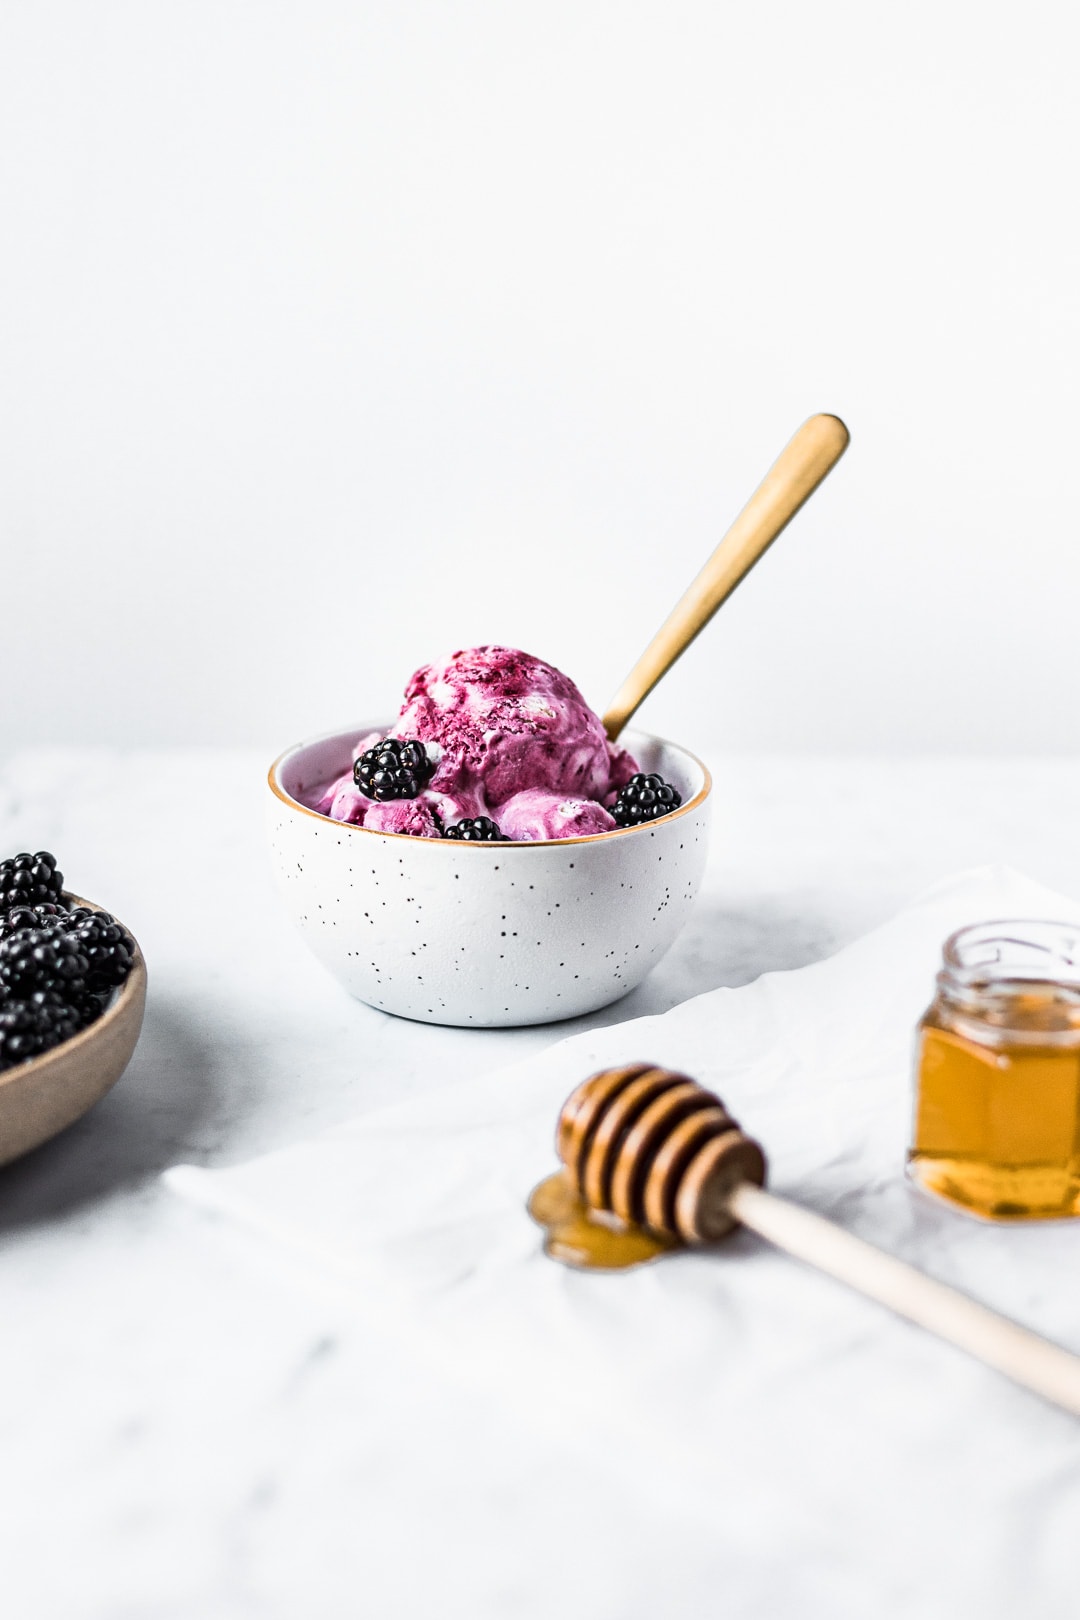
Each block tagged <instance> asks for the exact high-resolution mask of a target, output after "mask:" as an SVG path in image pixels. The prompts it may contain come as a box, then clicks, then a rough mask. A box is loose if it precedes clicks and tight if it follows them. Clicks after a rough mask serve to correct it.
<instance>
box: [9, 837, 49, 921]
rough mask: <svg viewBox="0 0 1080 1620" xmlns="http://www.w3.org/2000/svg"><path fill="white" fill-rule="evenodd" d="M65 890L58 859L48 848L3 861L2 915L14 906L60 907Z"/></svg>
mask: <svg viewBox="0 0 1080 1620" xmlns="http://www.w3.org/2000/svg"><path fill="white" fill-rule="evenodd" d="M63 891H64V874H63V872H58V871H57V870H56V856H55V855H50V854H49V852H48V850H47V849H39V850H38V852H37V854H36V855H28V854H25V853H24V854H22V855H13V856H11V857H10V858H9V859H8V860H6V861H0V912H5V911H10V910H11V908H12V906H38V905H42V904H52V905H58V904H60V896H61V895H62V894H63Z"/></svg>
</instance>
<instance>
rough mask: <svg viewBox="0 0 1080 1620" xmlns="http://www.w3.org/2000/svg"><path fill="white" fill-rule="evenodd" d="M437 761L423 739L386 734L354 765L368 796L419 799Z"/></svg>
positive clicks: (361, 788) (385, 798) (362, 788)
mask: <svg viewBox="0 0 1080 1620" xmlns="http://www.w3.org/2000/svg"><path fill="white" fill-rule="evenodd" d="M434 770H435V761H434V760H432V759H429V758H428V756H427V749H426V748H425V747H424V745H423V743H422V742H415V741H405V742H401V741H399V739H398V738H397V737H386V738H384V739H383V741H382V742H381V743H376V744H375V746H374V748H369V749H368V750H367V752H366V753H363V754H361V755H360V758H359V759H358V760H357V761H356V764H355V765H354V766H353V781H354V782H355V783H356V785H357V787H358V788H359V789H360V792H361V793H362V794H363V795H364V796H365V798H368V799H380V800H383V801H385V800H387V799H415V798H416V795H417V794H418V793H419V792H420V789H421V788H422V787H424V786H425V785H426V784H427V783H428V782H429V781H430V780H431V777H432V775H433V773H434Z"/></svg>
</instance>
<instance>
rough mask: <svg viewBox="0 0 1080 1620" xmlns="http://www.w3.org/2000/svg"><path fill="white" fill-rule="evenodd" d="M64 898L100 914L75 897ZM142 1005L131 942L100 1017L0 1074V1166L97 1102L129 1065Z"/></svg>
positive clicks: (141, 974)
mask: <svg viewBox="0 0 1080 1620" xmlns="http://www.w3.org/2000/svg"><path fill="white" fill-rule="evenodd" d="M64 898H65V899H66V900H68V901H69V902H70V903H71V905H73V906H88V907H89V908H90V909H91V910H92V911H101V910H102V909H103V908H102V907H101V906H98V905H95V904H94V902H93V901H92V900H81V899H79V897H78V896H77V895H73V894H69V895H65V897H64ZM128 932H129V933H130V929H129V930H128ZM145 1005H146V964H145V962H144V961H143V956H142V952H141V951H140V949H139V946H138V943H137V942H136V945H135V960H134V961H133V962H132V965H131V972H130V973H129V974H128V976H127V978H126V979H125V981H124V983H123V984H122V985H121V986H120V987H119V989H118V990H116V991H115V992H114V994H113V998H112V1000H111V1001H110V1002H109V1003H108V1004H107V1006H106V1008H105V1011H104V1012H103V1013H102V1015H101V1017H100V1018H98V1019H96V1020H95V1022H94V1023H92V1024H90V1025H89V1026H88V1027H87V1028H86V1029H83V1030H80V1031H79V1033H78V1035H73V1036H72V1038H71V1040H69V1041H63V1042H62V1043H61V1044H60V1045H59V1046H54V1047H53V1048H52V1050H51V1051H50V1052H43V1053H42V1054H41V1056H40V1057H36V1058H31V1059H30V1061H29V1062H28V1063H19V1064H16V1066H15V1067H14V1068H13V1069H4V1070H3V1071H2V1072H0V1165H3V1164H10V1163H11V1161H12V1159H17V1158H19V1157H20V1156H21V1155H22V1154H24V1153H29V1151H30V1149H31V1148H36V1147H39V1146H40V1145H41V1143H42V1142H47V1141H48V1140H49V1138H50V1137H51V1136H55V1135H56V1134H57V1132H58V1131H62V1130H65V1129H66V1128H67V1127H68V1126H69V1125H73V1124H74V1123H75V1121H76V1120H77V1119H80V1118H81V1117H82V1115H83V1114H85V1113H86V1111H87V1109H88V1108H92V1107H93V1106H94V1104H95V1103H96V1102H100V1101H101V1099H102V1097H104V1095H105V1093H106V1092H107V1091H108V1090H109V1089H110V1088H111V1087H112V1086H114V1085H115V1084H116V1082H117V1081H118V1080H119V1078H120V1076H121V1075H122V1074H123V1072H124V1070H125V1069H126V1068H127V1066H128V1063H129V1062H130V1060H131V1054H132V1053H133V1052H134V1050H135V1044H136V1042H137V1041H138V1039H139V1031H140V1030H141V1029H142V1021H143V1008H144V1007H145Z"/></svg>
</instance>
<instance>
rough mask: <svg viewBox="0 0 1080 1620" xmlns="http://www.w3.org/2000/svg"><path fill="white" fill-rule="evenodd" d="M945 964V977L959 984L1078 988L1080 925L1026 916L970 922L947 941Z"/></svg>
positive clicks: (1079, 980)
mask: <svg viewBox="0 0 1080 1620" xmlns="http://www.w3.org/2000/svg"><path fill="white" fill-rule="evenodd" d="M942 965H943V973H944V976H945V977H946V978H947V979H948V980H949V981H951V982H952V983H953V984H955V985H957V986H958V987H959V986H963V987H965V988H975V987H979V988H986V989H989V988H991V987H994V986H1000V987H1001V988H1003V989H1004V988H1005V987H1007V986H1009V985H1017V986H1021V987H1022V986H1023V985H1025V984H1060V985H1065V986H1068V987H1069V988H1075V989H1080V923H1075V922H1072V923H1068V922H1048V921H1047V920H1046V919H1045V918H1027V917H1018V918H1003V919H999V920H995V921H991V922H981V923H967V924H965V926H964V927H963V928H958V929H957V930H956V931H955V933H953V934H950V935H949V938H948V939H947V940H946V941H945V944H944V946H943V948H942Z"/></svg>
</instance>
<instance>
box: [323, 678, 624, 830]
mask: <svg viewBox="0 0 1080 1620" xmlns="http://www.w3.org/2000/svg"><path fill="white" fill-rule="evenodd" d="M389 735H390V736H391V737H397V738H399V739H401V740H402V741H405V740H407V739H408V740H411V739H417V740H418V741H420V742H422V743H423V744H424V746H425V749H426V751H427V754H428V757H429V759H431V760H432V761H433V762H434V770H433V773H432V775H431V777H430V779H429V780H428V782H427V783H426V785H425V786H424V787H423V788H422V789H421V791H420V793H419V794H418V795H417V797H416V798H415V799H410V800H390V801H387V802H386V803H377V802H376V801H374V800H372V799H366V798H365V797H364V796H363V794H361V793H360V792H359V791H358V790H357V788H356V787H355V785H354V783H353V779H352V776H351V774H350V775H348V776H345V777H342V778H341V780H340V781H338V782H335V783H333V784H332V786H331V787H330V788H329V789H328V790H327V791H326V793H324V794H323V795H322V797H321V798H320V799H319V801H318V803H316V804H314V805H313V806H312V808H314V809H317V810H320V811H321V812H322V813H323V814H324V815H326V814H328V815H330V816H332V817H333V818H334V820H337V821H350V822H353V823H358V824H360V825H362V826H364V827H368V828H370V829H372V830H378V831H381V832H405V833H411V834H413V835H415V836H419V837H429V838H430V837H437V836H438V834H439V823H440V822H441V823H442V825H443V826H450V825H452V824H453V823H454V822H457V821H460V820H462V819H464V818H465V817H472V816H489V817H490V818H491V820H493V821H494V822H495V823H496V824H497V825H498V827H499V829H500V831H501V832H503V833H505V834H506V835H507V837H508V838H511V839H548V838H581V837H586V836H588V835H590V834H593V833H598V832H610V831H611V830H612V829H613V828H614V826H615V822H614V820H613V819H612V817H611V815H610V814H609V813H608V811H607V810H606V809H605V807H604V801H605V800H610V798H611V797H612V795H614V794H615V793H616V792H617V791H618V789H619V788H620V787H622V786H623V785H624V784H625V783H626V782H628V781H629V779H630V777H631V776H632V775H633V774H634V772H635V771H636V770H637V769H638V767H637V764H636V763H635V761H634V760H633V759H632V758H631V756H630V755H629V754H628V753H627V752H626V750H625V749H623V748H616V747H613V746H612V744H611V743H610V742H609V741H608V738H607V734H606V733H605V731H604V727H603V724H602V723H601V721H600V719H599V717H598V716H597V715H596V714H594V712H593V711H592V709H590V708H589V705H588V704H587V703H586V702H585V699H584V698H583V697H582V695H581V693H580V692H579V691H578V689H577V687H576V686H575V685H574V683H573V681H572V680H570V678H569V677H568V676H566V675H564V674H562V672H561V671H560V670H558V669H556V668H555V667H554V666H553V665H551V664H545V663H544V662H543V660H542V659H539V658H533V657H531V656H530V655H529V654H528V653H523V652H518V651H515V650H514V649H513V648H511V647H496V646H490V647H470V648H467V649H465V650H464V651H461V652H455V653H452V654H451V655H450V657H449V658H447V659H445V660H444V661H443V662H442V663H438V664H425V665H424V667H423V668H422V669H418V670H417V672H416V674H415V675H414V676H413V677H412V679H411V681H410V682H409V684H408V687H407V688H406V691H405V702H404V704H403V705H402V709H401V713H400V714H399V715H398V718H397V720H396V722H395V723H394V725H393V727H392V728H391V730H390V732H389ZM371 741H372V739H371V738H370V737H365V738H363V739H361V742H362V743H363V745H364V747H368V746H370V744H371ZM358 752H359V747H358Z"/></svg>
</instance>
